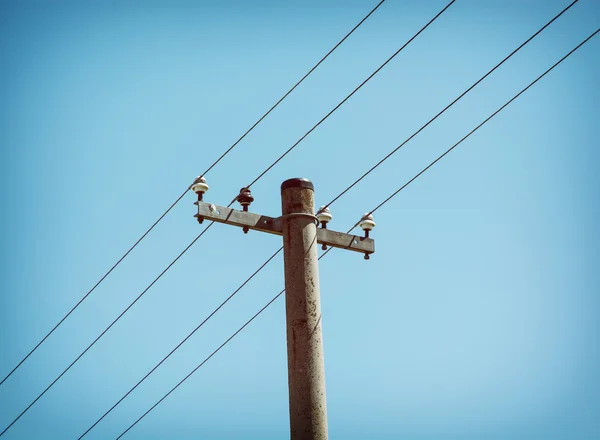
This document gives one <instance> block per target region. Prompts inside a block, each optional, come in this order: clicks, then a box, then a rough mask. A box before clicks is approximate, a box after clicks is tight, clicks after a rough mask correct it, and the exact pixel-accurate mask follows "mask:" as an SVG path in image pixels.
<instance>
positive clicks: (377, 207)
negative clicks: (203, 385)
mask: <svg viewBox="0 0 600 440" xmlns="http://www.w3.org/2000/svg"><path fill="white" fill-rule="evenodd" d="M599 32H600V29H598V30H596V31H595V32H594V33H592V34H591V35H590V36H589V37H587V38H586V39H585V40H584V41H583V42H581V43H580V44H579V45H577V46H576V47H575V48H574V49H573V50H571V51H570V52H569V53H567V54H566V55H565V56H564V57H562V58H561V59H560V60H559V61H557V62H556V63H555V64H554V65H552V66H551V67H550V68H549V69H547V70H546V71H545V72H544V73H542V74H541V75H540V76H538V77H537V78H536V79H535V80H534V81H532V82H531V83H529V85H527V87H525V88H524V89H522V90H521V91H520V92H519V93H517V94H516V95H515V96H514V97H512V98H511V99H510V100H509V101H507V102H506V103H505V104H504V105H503V106H502V107H500V108H499V109H498V110H496V111H495V112H494V113H492V114H491V115H490V116H489V117H488V118H486V119H485V120H484V121H483V122H482V123H480V124H479V125H478V126H477V127H475V128H474V129H473V130H471V131H470V132H469V133H468V134H467V135H465V136H464V137H463V138H462V139H461V140H460V141H458V142H457V143H456V144H454V145H453V146H452V147H450V148H449V149H448V150H446V152H445V153H444V154H442V155H441V156H439V157H438V158H437V159H435V160H434V161H433V162H431V163H430V164H429V165H428V166H427V167H425V168H424V169H423V170H421V171H420V172H419V173H418V174H417V175H415V176H414V177H413V178H412V179H410V180H409V181H408V182H407V183H406V184H404V185H403V186H402V187H400V188H399V189H398V190H396V191H395V192H394V193H393V194H392V195H391V196H389V197H388V198H387V199H385V200H384V201H383V202H382V203H380V204H379V205H377V206H376V207H375V208H374V209H373V210H372V211H371V213H373V212H375V211H376V210H378V209H379V208H381V207H382V206H383V205H384V204H386V203H387V202H389V201H390V200H391V199H392V198H393V197H394V196H395V195H396V194H398V193H399V192H400V191H402V190H403V189H404V188H406V187H407V186H408V185H409V184H410V183H412V182H413V181H414V180H416V179H417V178H418V177H419V176H421V175H422V174H423V173H424V172H425V171H427V170H428V169H429V168H431V167H432V166H433V165H434V164H435V163H437V162H438V161H439V160H441V159H442V158H443V157H444V156H445V155H446V154H448V153H449V152H450V151H452V150H453V149H454V148H455V147H456V146H458V145H459V144H460V143H462V142H463V141H464V140H465V139H467V138H468V137H469V136H470V135H472V134H473V133H475V132H476V131H477V130H478V129H479V128H481V127H482V126H483V125H484V124H485V123H487V122H488V121H489V120H490V119H492V118H493V117H494V116H496V115H497V114H498V113H499V112H500V111H502V110H503V109H504V108H506V107H507V106H508V105H509V104H510V103H512V102H513V101H514V100H515V99H517V98H518V97H519V96H521V95H522V94H523V93H524V92H525V91H527V90H528V89H529V88H530V87H531V86H533V85H534V84H535V83H537V82H538V81H539V80H540V79H542V78H543V77H544V76H546V75H547V74H548V73H549V72H550V71H552V70H553V69H554V68H555V67H557V66H558V65H559V64H560V63H562V62H563V61H564V60H566V59H567V58H568V57H569V56H570V55H571V54H573V53H574V52H575V51H576V50H577V49H579V48H580V47H581V46H583V45H584V44H585V43H587V42H588V41H589V40H590V39H591V38H592V37H594V36H595V35H596V34H598V33H599ZM357 225H358V223H356V224H355V225H354V226H353V227H352V228H350V229H349V230H348V233H350V232H351V231H352V230H353V229H354V228H355V227H356V226H357ZM332 249H333V248H329V249H328V250H327V251H326V252H324V253H323V254H322V255H321V256H320V257H319V260H320V259H321V258H323V257H324V256H325V255H327V254H328V253H329V251H331V250H332ZM284 292H285V289H284V290H282V291H281V292H279V293H278V294H277V295H275V297H273V298H272V299H271V300H270V301H269V302H268V303H267V304H266V305H265V306H264V307H263V308H261V309H260V310H259V311H258V312H257V313H255V314H254V315H253V316H252V317H251V318H250V319H249V320H248V321H246V323H244V325H242V326H241V327H240V328H239V329H238V330H237V331H236V332H235V333H233V334H232V335H231V336H230V337H229V338H228V339H227V340H226V341H225V342H223V343H222V344H221V345H220V346H219V347H218V348H217V349H216V350H215V351H213V352H212V353H211V354H210V355H209V356H208V357H207V358H205V359H204V360H203V361H202V362H201V363H200V364H198V365H197V366H196V367H195V368H194V369H193V370H192V371H191V372H190V373H189V374H188V375H187V376H185V377H184V378H183V379H182V380H181V381H179V382H178V383H177V384H176V385H175V386H174V387H173V388H171V389H170V390H169V391H168V392H167V393H166V394H165V395H164V396H163V397H161V398H160V399H159V400H158V401H157V402H156V403H155V404H154V405H152V406H151V407H150V409H148V410H147V411H146V412H145V413H144V414H142V415H141V416H140V417H139V418H138V419H137V420H136V421H135V422H134V423H132V424H131V425H130V426H129V427H128V428H127V429H126V430H125V431H123V432H122V433H121V434H120V435H119V436H118V437H117V440H118V439H120V438H121V437H123V436H124V435H125V434H126V433H127V432H129V431H130V430H131V429H132V428H133V427H134V426H135V425H137V424H138V423H139V422H140V421H141V420H142V419H143V418H144V417H146V416H147V415H148V414H149V413H150V412H151V411H152V410H153V409H154V408H156V407H157V406H158V405H159V404H160V403H161V402H162V401H164V400H165V399H166V398H167V397H168V396H169V395H170V394H171V393H172V392H173V391H175V390H176V389H177V388H178V387H179V386H180V385H181V384H183V383H184V382H185V381H186V380H187V379H189V378H190V377H191V376H192V375H193V374H194V373H195V372H196V371H198V369H199V368H201V367H202V366H203V365H204V364H205V363H206V362H208V360H209V359H211V358H212V357H213V356H214V355H215V354H216V353H217V352H219V351H220V350H221V349H222V348H223V347H224V346H225V345H227V344H228V343H229V342H230V341H231V340H232V339H233V338H234V337H235V336H237V335H238V334H239V333H240V332H241V331H242V330H244V329H245V328H246V327H247V326H248V324H250V323H251V322H252V321H253V320H254V319H256V317H258V316H259V315H260V314H261V313H262V312H264V311H265V310H266V309H267V308H268V307H269V306H270V305H271V304H273V302H275V300H276V299H278V298H279V297H280V296H281V295H282V294H283V293H284Z"/></svg>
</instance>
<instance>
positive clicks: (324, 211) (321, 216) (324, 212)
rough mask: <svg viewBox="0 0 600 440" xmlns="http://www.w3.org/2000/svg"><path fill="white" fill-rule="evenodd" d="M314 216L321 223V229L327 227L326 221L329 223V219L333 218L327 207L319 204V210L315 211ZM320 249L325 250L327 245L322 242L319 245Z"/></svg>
mask: <svg viewBox="0 0 600 440" xmlns="http://www.w3.org/2000/svg"><path fill="white" fill-rule="evenodd" d="M316 217H317V219H318V220H319V223H321V228H323V229H327V223H329V222H330V221H331V219H332V218H333V216H332V215H331V211H329V208H328V207H327V206H321V207H320V208H319V210H318V211H317V215H316ZM321 249H323V250H324V251H326V250H327V245H326V244H324V245H323V246H322V247H321Z"/></svg>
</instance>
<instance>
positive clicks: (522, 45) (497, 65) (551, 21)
mask: <svg viewBox="0 0 600 440" xmlns="http://www.w3.org/2000/svg"><path fill="white" fill-rule="evenodd" d="M577 1H578V0H575V1H574V2H572V3H571V4H570V5H568V6H567V7H566V8H564V9H563V10H562V11H561V12H559V13H558V14H557V15H556V16H554V18H552V19H551V20H550V21H549V22H547V23H546V24H545V25H544V26H543V27H542V28H540V29H539V30H538V31H537V32H536V33H534V34H533V35H532V36H531V37H529V38H528V39H527V40H526V41H525V42H524V43H522V44H521V45H520V46H518V47H517V48H516V49H515V50H513V51H512V52H511V53H510V54H509V55H508V56H506V57H505V58H504V59H503V60H502V61H500V62H499V63H498V64H496V66H494V67H493V68H492V69H491V70H490V71H488V72H487V73H486V74H485V75H484V76H483V77H481V78H480V79H479V80H478V81H477V82H475V83H474V84H473V85H472V86H471V87H469V88H468V89H467V90H466V91H464V92H463V93H461V94H460V95H459V96H458V97H457V98H456V99H455V100H454V101H452V102H451V103H450V104H449V105H447V106H446V107H445V108H444V109H443V110H442V111H440V112H439V113H438V114H437V115H436V116H435V117H433V118H432V119H430V120H429V121H428V122H427V123H426V124H425V125H423V126H422V127H421V128H420V129H419V130H418V131H417V132H415V133H414V134H413V135H412V136H410V137H409V138H408V139H407V140H406V141H404V142H403V143H402V144H401V145H400V146H399V147H397V148H396V149H395V150H393V151H392V152H391V153H390V154H388V155H387V156H386V157H385V158H384V159H382V160H381V161H380V162H378V164H377V165H375V166H374V167H372V168H371V169H370V170H369V171H367V173H365V174H363V175H362V176H361V177H360V178H359V179H358V180H356V181H355V182H354V183H353V184H351V185H350V186H349V187H348V188H346V189H345V190H344V191H342V193H340V194H339V195H338V196H336V197H335V198H334V199H333V200H332V201H331V202H330V203H329V204H328V205H327V206H329V205H331V204H333V203H334V202H335V201H336V200H338V199H339V198H340V197H342V196H343V195H344V194H346V193H347V192H348V190H349V189H350V188H352V187H353V186H355V185H356V184H357V183H359V182H360V181H361V180H362V179H363V178H364V177H365V176H366V175H367V174H369V173H370V172H372V171H373V170H374V169H375V168H377V167H378V166H379V165H380V164H381V163H383V162H384V161H385V160H386V159H388V158H389V157H390V156H391V155H392V154H394V153H395V152H396V151H397V150H398V149H399V148H400V147H402V146H403V145H405V144H406V143H407V142H408V141H410V140H411V139H412V138H414V137H415V136H416V135H417V134H418V133H420V132H421V131H422V130H423V129H425V128H426V127H427V126H428V125H429V124H431V122H433V121H434V120H435V119H437V118H438V117H439V116H440V115H442V114H443V113H444V112H445V111H446V110H448V109H449V108H450V107H451V106H452V105H454V104H455V103H456V102H458V101H459V100H460V99H461V98H462V97H464V96H465V95H466V94H467V93H468V92H470V91H471V90H472V89H473V88H475V87H476V86H477V85H478V84H479V83H481V82H482V81H483V80H484V79H485V78H487V77H488V76H489V75H490V74H491V73H492V72H494V71H495V70H496V69H497V68H498V67H500V66H501V65H502V64H504V62H506V61H507V60H508V59H509V58H511V57H512V56H513V55H515V54H516V53H517V52H518V51H519V50H521V49H522V48H523V47H524V46H525V45H526V44H527V43H529V42H530V41H531V40H533V39H534V38H535V37H536V36H537V35H539V34H540V33H541V32H542V31H543V30H545V29H546V28H547V27H548V26H549V25H550V24H552V23H553V22H554V21H555V20H556V19H558V18H559V17H560V16H561V15H562V14H564V13H565V12H566V11H567V10H568V9H569V8H571V7H572V6H573V5H574V4H575V3H577ZM232 203H233V202H232ZM230 205H231V204H230ZM357 224H358V223H357ZM355 226H356V225H355ZM349 232H350V231H349ZM282 249H283V248H280V249H279V250H278V251H277V252H276V254H277V253H279V252H280V251H281V250H282ZM276 254H274V255H273V256H272V257H270V258H269V259H268V260H267V261H266V262H265V263H264V264H263V265H262V266H261V267H260V268H259V269H258V271H260V270H261V269H262V268H263V267H264V266H266V264H268V263H269V262H270V261H271V260H272V259H273V257H274V256H275V255H276ZM258 271H257V272H255V273H254V274H253V275H252V276H251V277H250V278H249V279H248V280H246V281H245V282H244V283H243V284H242V285H241V286H240V287H239V288H238V289H237V290H236V291H235V292H234V293H233V294H232V295H231V296H230V297H228V298H227V299H226V300H225V301H224V302H223V303H222V304H221V305H219V307H217V309H216V310H215V311H213V312H212V313H211V314H210V315H209V317H208V318H207V319H206V320H205V321H203V322H202V323H201V324H200V325H199V326H198V327H196V329H194V331H192V333H190V334H189V335H188V336H187V337H186V338H185V339H184V340H183V341H182V342H181V343H180V344H178V345H177V346H176V347H175V349H173V350H172V351H171V352H170V353H169V354H168V355H167V356H166V357H165V358H164V359H163V360H161V362H159V363H158V364H157V365H156V366H155V367H154V368H153V369H152V370H151V371H150V372H149V373H148V374H146V375H145V376H144V377H143V378H142V379H141V380H140V381H139V382H138V383H137V384H136V385H135V386H134V387H133V388H131V389H130V390H129V391H128V392H127V393H126V394H125V395H124V396H123V397H122V398H121V399H120V400H119V401H118V402H117V403H116V404H114V405H113V406H112V407H111V408H110V409H109V410H108V411H107V412H106V413H105V414H104V415H103V416H102V417H100V419H98V420H97V421H96V422H95V423H94V424H93V425H92V426H91V427H90V428H89V429H88V430H87V431H86V432H84V434H83V435H82V436H81V437H80V439H81V438H83V436H85V435H86V434H87V433H88V432H89V431H90V430H91V429H92V428H94V426H96V425H97V424H98V423H99V422H100V421H101V420H102V419H103V418H104V417H106V416H107V415H108V413H110V412H111V411H112V410H113V409H114V408H115V407H116V406H117V405H118V404H119V403H120V402H122V401H123V400H124V399H125V398H126V397H127V396H128V395H129V394H130V393H131V392H133V391H134V390H135V389H136V388H137V387H138V386H139V385H140V384H141V383H142V382H143V381H144V380H145V379H146V378H147V377H148V376H149V375H150V374H152V373H153V372H154V371H155V370H156V369H157V368H158V367H159V366H160V365H161V364H162V363H163V362H164V361H165V360H166V359H167V358H168V357H170V356H171V355H172V354H173V353H174V352H175V351H176V350H177V349H178V348H179V347H180V346H181V345H182V344H183V343H184V342H185V341H187V340H188V339H189V338H190V337H191V336H192V335H193V334H194V333H195V332H196V331H197V330H198V329H199V328H200V327H201V326H202V325H203V324H204V323H205V322H206V321H207V320H208V319H210V318H211V317H212V316H213V315H214V314H215V313H216V312H217V311H218V310H219V309H220V308H221V307H222V306H223V305H224V304H225V303H226V302H228V301H229V300H230V299H231V298H232V297H233V296H234V295H235V294H236V293H237V292H239V290H241V288H242V287H244V286H245V284H246V283H247V282H248V281H250V279H251V278H252V277H254V275H256V274H257V273H258Z"/></svg>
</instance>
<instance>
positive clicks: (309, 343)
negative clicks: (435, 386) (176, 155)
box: [191, 177, 375, 440]
mask: <svg viewBox="0 0 600 440" xmlns="http://www.w3.org/2000/svg"><path fill="white" fill-rule="evenodd" d="M191 189H192V190H193V191H194V192H196V193H197V194H198V201H197V202H196V203H195V204H196V205H198V213H197V214H196V215H195V217H196V218H197V219H198V221H199V222H200V223H202V222H203V221H204V219H207V220H211V221H215V222H219V223H226V224H229V225H233V226H238V227H241V228H243V230H244V232H245V233H247V232H248V231H249V230H250V229H252V230H257V231H262V232H267V233H270V234H276V235H281V236H283V257H284V266H285V298H286V329H287V353H288V386H289V403H290V433H291V440H326V439H327V406H326V400H325V365H324V360H323V337H322V330H321V328H322V327H321V323H322V320H321V300H320V292H319V267H318V261H317V244H322V245H323V248H326V246H332V247H337V248H341V249H347V250H352V251H355V252H361V253H364V254H365V258H366V259H368V257H369V255H370V254H372V253H373V252H374V251H375V246H374V242H373V240H372V239H371V238H369V237H368V235H369V231H370V230H371V229H372V228H373V227H374V226H375V223H374V222H373V221H372V218H370V216H369V218H367V217H363V221H362V222H361V227H363V229H364V230H365V236H364V237H359V236H356V235H351V234H344V233H341V232H336V231H332V230H330V229H327V223H328V222H329V221H330V220H331V218H332V217H331V215H330V214H329V210H328V209H327V208H321V209H320V210H319V212H317V215H315V214H314V212H315V210H314V208H315V204H314V186H313V184H312V182H311V181H310V180H308V179H300V178H296V179H289V180H286V181H285V182H283V183H282V185H281V205H282V215H281V217H278V218H273V217H267V216H263V215H259V214H254V213H251V212H248V207H249V205H250V204H251V203H252V202H253V201H254V198H253V197H252V195H251V193H250V190H249V189H248V188H242V189H241V190H240V194H239V195H238V197H237V199H236V200H237V201H238V202H239V203H240V204H241V205H242V211H237V210H234V209H231V208H227V207H223V206H216V205H213V204H210V203H206V202H204V201H203V195H204V193H206V191H208V185H207V184H206V180H204V178H203V177H199V178H198V179H196V181H195V182H194V184H193V185H192V187H191ZM319 223H320V224H321V228H317V226H318V224H319Z"/></svg>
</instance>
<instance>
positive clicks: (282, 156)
mask: <svg viewBox="0 0 600 440" xmlns="http://www.w3.org/2000/svg"><path fill="white" fill-rule="evenodd" d="M455 1H456V0H452V1H450V3H448V4H447V5H446V6H445V7H444V8H443V9H442V10H441V11H440V12H438V13H437V14H436V15H435V16H434V17H433V18H432V19H431V20H430V21H429V22H428V23H427V24H425V26H423V27H422V28H421V29H420V30H419V31H418V32H417V33H416V34H415V35H414V36H413V37H411V38H410V39H409V40H408V41H407V42H406V43H405V44H403V45H402V46H401V47H400V48H399V49H398V50H397V51H396V52H395V53H394V54H393V55H392V56H391V57H389V58H388V59H387V60H386V61H385V62H384V63H383V64H382V65H381V66H380V67H379V68H377V69H376V70H375V71H374V72H373V73H372V74H371V75H370V76H369V77H367V78H366V79H365V80H364V81H363V82H362V83H361V84H360V85H359V86H358V87H356V88H355V89H354V90H353V91H352V92H351V93H350V94H349V95H348V96H346V98H344V100H342V101H341V102H340V103H339V104H338V105H337V106H336V107H334V108H333V109H332V110H331V111H330V112H329V113H328V114H327V115H325V116H324V117H323V118H322V119H321V120H320V121H319V122H318V123H317V124H315V125H314V126H313V127H312V128H311V129H310V130H309V131H308V132H307V133H306V134H305V135H304V136H302V137H301V138H300V139H299V140H298V141H297V142H296V143H295V144H294V145H292V147H290V148H289V149H288V150H287V151H286V152H285V153H284V154H283V155H281V156H280V157H279V158H278V159H277V160H276V161H275V162H274V163H273V164H271V165H270V166H269V167H268V168H267V169H266V170H264V171H263V172H262V173H261V174H260V175H259V176H258V177H257V178H256V179H255V180H254V181H253V182H252V183H251V184H250V185H248V188H249V187H250V186H251V185H253V184H254V183H256V182H257V181H258V180H259V179H260V178H261V177H262V176H264V175H265V174H266V173H267V172H268V171H269V170H270V169H272V168H273V167H274V166H275V165H276V164H277V163H278V162H279V161H280V160H281V159H283V158H284V157H285V156H286V155H287V154H288V153H289V152H290V151H292V150H293V149H294V148H295V147H296V146H297V145H298V144H299V143H300V142H302V140H304V139H305V138H306V137H307V136H308V135H309V134H310V133H312V132H313V131H314V130H315V129H316V128H317V127H318V126H319V125H321V123H323V122H324V121H325V120H326V119H327V118H328V117H329V116H331V115H332V114H333V113H334V112H335V111H336V110H337V109H338V108H340V107H341V106H342V105H343V104H344V103H345V102H346V101H347V100H348V99H350V97H352V96H353V95H354V93H356V92H357V91H358V90H359V89H360V88H362V86H364V85H365V84H366V83H367V82H368V81H369V80H370V79H371V78H373V77H374V76H375V75H376V74H377V73H378V72H379V71H380V70H381V69H383V67H385V66H386V65H387V64H388V63H389V62H390V61H391V60H393V59H394V58H395V57H396V56H397V55H398V54H399V53H400V52H401V51H402V50H403V49H404V48H405V47H406V46H408V45H409V44H410V43H411V42H412V41H413V40H414V39H415V38H416V37H417V36H418V35H419V34H421V33H422V32H423V31H424V30H425V29H426V28H427V27H429V25H430V24H432V23H433V22H434V21H435V20H436V19H437V18H438V17H439V16H440V15H442V13H444V12H445V11H446V10H447V9H448V8H449V7H450V6H451V5H452V4H453V3H454V2H455ZM378 6H379V5H378ZM235 200H236V199H235V198H234V199H233V200H232V201H231V202H230V203H229V205H228V207H230V206H231V205H232V204H233V203H234V202H235ZM280 250H281V249H280ZM278 252H279V251H278ZM273 257H274V256H273ZM269 261H270V260H269ZM265 264H266V263H265ZM263 267H264V266H263ZM259 270H260V269H259ZM236 292H237V291H236ZM234 294H235V293H234ZM232 296H233V295H232ZM227 301H228V300H227ZM220 307H221V306H219V308H220ZM217 310H218V309H217ZM214 313H216V311H215V312H213V314H214ZM210 316H212V314H211V315H210ZM201 325H202V324H201ZM198 328H199V327H198ZM198 328H197V329H198ZM197 329H196V330H197ZM196 330H194V331H193V332H192V334H193V333H194V332H195V331H196ZM189 337H191V334H190V335H189V336H188V338H189ZM188 338H186V340H187V339H188ZM184 342H185V340H184V341H183V342H182V343H181V344H183V343H184ZM181 344H180V345H181ZM180 345H178V346H177V347H176V348H175V349H174V350H173V351H172V352H171V353H170V354H169V355H168V356H167V358H168V357H169V356H170V355H171V354H172V353H173V352H174V351H175V350H177V348H179V346H180ZM164 360H166V358H165V359H163V360H162V361H161V362H160V363H159V365H157V366H156V367H155V368H154V369H152V370H151V372H150V373H148V374H147V375H146V376H145V377H144V378H143V379H142V380H141V381H140V382H138V384H137V385H135V386H134V387H133V388H132V389H131V390H130V391H129V392H128V393H127V394H126V395H125V396H124V397H123V398H121V400H119V401H118V402H117V403H116V404H115V405H114V406H113V407H112V408H110V409H109V410H108V412H106V413H105V414H104V415H103V416H102V417H101V418H100V419H99V420H98V421H96V422H95V423H94V425H92V427H90V428H89V429H88V430H87V431H86V432H85V433H84V434H83V435H82V436H81V437H80V438H82V437H83V436H85V435H86V434H87V433H88V432H89V431H90V430H91V429H92V428H93V427H94V426H96V424H98V423H99V422H100V421H101V420H102V419H103V418H104V417H105V416H106V415H107V414H108V413H109V412H110V411H112V409H114V408H115V407H116V406H117V405H118V404H119V403H120V402H121V401H122V400H123V399H125V398H126V397H127V395H129V394H130V393H131V392H132V391H133V390H134V389H135V388H136V387H137V386H138V385H140V384H141V382H143V381H144V380H145V379H146V377H148V376H149V375H150V374H151V373H152V372H153V371H154V370H155V369H156V368H158V366H160V364H161V363H162V362H164Z"/></svg>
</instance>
